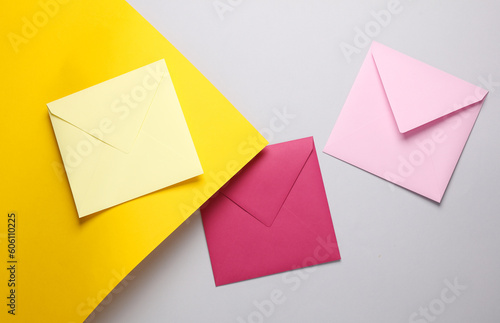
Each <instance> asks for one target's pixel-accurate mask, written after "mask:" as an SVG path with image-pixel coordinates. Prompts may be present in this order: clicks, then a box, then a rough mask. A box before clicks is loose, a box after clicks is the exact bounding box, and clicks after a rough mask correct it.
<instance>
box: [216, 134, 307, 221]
mask: <svg viewBox="0 0 500 323" xmlns="http://www.w3.org/2000/svg"><path fill="white" fill-rule="evenodd" d="M313 147H314V143H313V139H312V137H309V138H304V139H298V140H293V141H289V142H285V143H280V144H275V145H271V146H267V147H266V148H264V150H262V151H261V152H260V153H259V154H258V155H257V156H256V157H255V158H254V159H253V160H252V161H251V162H250V163H249V164H248V165H247V166H245V168H243V170H242V171H241V172H239V173H238V174H237V175H236V176H235V177H234V178H233V179H232V180H231V181H230V182H229V183H228V184H227V185H226V186H225V187H223V188H222V190H221V193H222V194H224V195H225V196H227V197H228V198H229V199H230V200H232V201H233V202H234V203H236V204H238V205H239V206H240V207H241V208H242V209H244V210H245V211H246V212H248V213H249V214H250V215H252V216H253V217H255V218H256V219H257V220H258V221H260V222H262V223H263V224H264V225H266V226H268V227H269V226H271V225H272V224H273V222H274V219H275V218H276V216H277V215H278V213H279V211H280V209H281V206H282V205H283V203H284V202H285V200H286V198H287V197H288V194H289V192H290V190H291V189H292V187H293V185H294V184H295V181H296V180H297V178H298V176H299V174H300V172H301V171H302V168H303V167H304V165H305V163H306V162H307V160H308V158H309V156H310V155H311V152H312V150H313Z"/></svg>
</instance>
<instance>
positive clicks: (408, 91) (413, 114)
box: [370, 42, 488, 133]
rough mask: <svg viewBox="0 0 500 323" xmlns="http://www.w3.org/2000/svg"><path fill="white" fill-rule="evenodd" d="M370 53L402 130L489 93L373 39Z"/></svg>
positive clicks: (479, 99)
mask: <svg viewBox="0 0 500 323" xmlns="http://www.w3.org/2000/svg"><path fill="white" fill-rule="evenodd" d="M370 52H371V54H372V56H373V59H374V61H375V65H376V67H377V70H378V73H379V76H380V79H381V81H382V84H383V86H384V90H385V93H386V95H387V99H388V101H389V104H390V106H391V109H392V112H393V114H394V118H395V120H396V123H397V126H398V129H399V131H400V132H401V133H405V132H408V131H410V130H413V129H415V128H417V127H420V126H422V125H424V124H426V123H429V122H431V121H433V120H436V119H438V118H441V117H443V116H445V115H447V114H449V113H452V112H454V111H457V110H459V109H462V108H464V107H467V106H470V105H471V104H474V103H477V102H479V101H481V100H483V99H484V97H485V96H486V94H487V93H488V91H486V90H484V89H482V88H480V87H477V86H475V85H473V84H470V83H468V82H466V81H463V80H461V79H459V78H457V77H455V76H453V75H450V74H448V73H446V72H443V71H441V70H439V69H437V68H434V67H432V66H430V65H427V64H425V63H423V62H420V61H418V60H416V59H414V58H412V57H409V56H407V55H404V54H402V53H400V52H398V51H395V50H394V49H391V48H389V47H387V46H384V45H382V44H380V43H377V42H373V43H372V46H371V48H370Z"/></svg>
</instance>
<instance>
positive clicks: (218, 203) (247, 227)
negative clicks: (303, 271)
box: [201, 137, 340, 286]
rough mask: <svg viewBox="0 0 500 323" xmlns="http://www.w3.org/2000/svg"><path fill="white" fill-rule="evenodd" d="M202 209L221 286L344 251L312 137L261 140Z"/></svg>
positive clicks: (325, 259)
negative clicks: (276, 141) (259, 148)
mask: <svg viewBox="0 0 500 323" xmlns="http://www.w3.org/2000/svg"><path fill="white" fill-rule="evenodd" d="M201 213H202V219H203V226H204V229H205V236H206V238H207V245H208V251H209V253H210V260H211V262H212V270H213V273H214V278H215V285H216V286H220V285H225V284H230V283H234V282H238V281H242V280H246V279H251V278H256V277H261V276H266V275H271V274H276V273H280V272H284V271H288V270H291V269H298V268H303V267H307V266H312V265H316V264H320V263H325V262H330V261H334V260H339V259H340V253H339V249H338V246H337V240H336V237H335V232H334V230H333V224H332V218H331V215H330V209H329V207H328V201H327V198H326V193H325V188H324V186H323V180H322V178H321V171H320V169H319V163H318V156H317V155H316V149H315V147H314V141H313V138H312V137H309V138H304V139H299V140H294V141H289V142H284V143H280V144H276V145H270V146H267V147H266V148H264V149H263V150H262V152H260V153H259V154H258V155H257V156H256V157H255V158H254V159H253V160H252V161H251V162H250V163H249V164H248V165H247V166H245V167H244V168H243V169H242V170H241V171H240V172H239V173H238V174H237V175H236V176H235V177H234V178H233V179H232V180H231V181H230V182H229V183H228V184H227V185H226V186H224V187H223V188H222V189H221V190H220V191H219V193H218V194H217V195H215V196H214V197H213V198H212V199H210V200H209V201H208V202H206V204H205V205H204V206H203V207H202V208H201Z"/></svg>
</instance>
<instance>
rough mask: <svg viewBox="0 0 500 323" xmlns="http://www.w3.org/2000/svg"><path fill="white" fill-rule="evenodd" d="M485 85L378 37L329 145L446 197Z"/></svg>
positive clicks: (376, 170) (339, 154)
mask: <svg viewBox="0 0 500 323" xmlns="http://www.w3.org/2000/svg"><path fill="white" fill-rule="evenodd" d="M487 93H488V92H487V91H486V90H483V89H482V88H480V87H477V86H475V85H472V84H470V83H467V82H465V81H463V80H461V79H459V78H456V77H454V76H452V75H450V74H447V73H445V72H443V71H440V70H438V69H436V68H434V67H431V66H429V65H427V64H424V63H422V62H420V61H418V60H416V59H413V58H411V57H409V56H406V55H404V54H402V53H400V52H397V51H395V50H393V49H391V48H389V47H386V46H384V45H382V44H379V43H377V42H373V43H372V46H371V48H370V50H369V52H368V54H367V56H366V58H365V60H364V62H363V65H362V66H361V70H360V71H359V74H358V76H357V78H356V81H355V82H354V85H353V87H352V89H351V92H350V93H349V96H348V97H347V100H346V102H345V105H344V107H343V108H342V111H341V113H340V116H339V117H338V120H337V122H336V124H335V126H334V128H333V131H332V133H331V135H330V138H329V139H328V142H327V144H326V147H325V149H324V150H323V151H324V152H325V153H327V154H330V155H332V156H334V157H336V158H338V159H341V160H343V161H345V162H348V163H350V164H352V165H354V166H357V167H359V168H361V169H363V170H365V171H368V172H370V173H372V174H375V175H377V176H379V177H382V178H384V179H386V180H388V181H390V182H392V183H394V184H397V185H399V186H402V187H404V188H407V189H409V190H411V191H414V192H416V193H418V194H421V195H423V196H425V197H427V198H429V199H431V200H434V201H436V202H441V199H442V197H443V195H444V192H445V190H446V187H447V186H448V183H449V181H450V178H451V175H452V174H453V171H454V169H455V166H456V164H457V162H458V159H459V158H460V155H461V153H462V151H463V149H464V146H465V143H466V141H467V138H468V137H469V134H470V132H471V130H472V127H473V126H474V122H475V121H476V118H477V116H478V114H479V110H480V109H481V106H482V104H483V100H484V98H485V96H486V94H487Z"/></svg>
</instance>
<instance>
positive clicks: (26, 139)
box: [0, 0, 267, 322]
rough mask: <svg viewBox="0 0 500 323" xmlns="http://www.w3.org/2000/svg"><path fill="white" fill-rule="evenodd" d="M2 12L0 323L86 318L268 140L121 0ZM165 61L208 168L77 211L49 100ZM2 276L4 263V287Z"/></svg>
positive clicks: (18, 5) (14, 6)
mask: <svg viewBox="0 0 500 323" xmlns="http://www.w3.org/2000/svg"><path fill="white" fill-rule="evenodd" d="M47 3H50V4H51V6H48V5H47ZM4 9H5V10H6V11H5V12H9V14H8V15H6V17H5V18H4V19H2V21H1V22H0V35H4V36H3V37H2V38H1V39H0V48H1V49H2V50H1V51H0V55H1V61H2V65H1V67H0V69H1V70H0V72H1V74H2V75H3V77H2V79H1V81H0V82H1V86H0V91H1V94H2V98H3V100H4V102H3V106H4V107H3V108H2V111H3V114H2V118H0V127H1V129H2V130H1V134H0V136H1V138H0V142H1V144H0V155H1V156H2V159H1V161H0V179H1V181H2V186H1V188H0V196H1V197H2V198H1V200H0V261H2V265H5V264H6V261H7V257H8V254H7V239H6V233H7V214H8V213H9V212H15V213H16V217H17V228H16V230H17V231H16V234H17V236H16V257H17V258H16V259H17V260H18V263H17V266H18V267H17V268H16V270H17V271H16V283H17V285H16V287H15V289H16V290H15V293H16V306H17V307H16V315H15V316H13V315H10V314H8V313H7V311H8V309H9V308H8V307H7V306H6V303H5V302H2V306H1V307H0V321H2V322H83V321H84V319H85V318H86V317H87V316H88V315H89V314H90V313H91V312H92V310H93V309H94V308H95V307H96V306H97V305H98V304H99V302H100V301H101V300H102V299H103V298H104V297H105V296H106V295H107V294H108V293H109V292H110V291H111V290H112V289H113V288H114V287H115V286H116V285H117V284H118V283H119V281H120V280H121V279H123V278H124V277H125V275H126V274H128V273H129V272H130V271H131V270H132V269H133V268H134V267H135V266H136V265H137V264H138V263H139V262H140V261H142V260H143V259H144V257H145V256H147V255H148V254H149V253H150V252H151V251H152V250H153V249H154V248H155V247H156V246H158V245H159V244H160V243H161V242H162V241H163V240H164V239H165V238H166V237H167V236H168V235H169V234H170V233H172V232H173V231H174V230H175V229H176V228H177V227H178V226H179V225H180V224H181V223H182V222H183V221H184V220H186V219H187V218H188V217H189V215H190V214H192V213H193V212H194V211H195V210H196V209H197V208H198V207H199V206H200V205H201V204H202V203H203V202H204V201H205V200H207V199H208V198H209V196H210V195H212V194H213V193H214V192H215V191H216V190H217V189H218V188H220V187H221V186H222V185H223V184H224V183H225V182H226V181H227V180H229V179H230V177H232V176H233V175H234V174H235V173H236V172H238V171H239V170H240V169H241V168H242V167H243V166H244V165H245V164H246V163H248V162H249V161H250V160H251V159H252V158H253V157H254V156H255V155H256V154H257V153H258V152H259V151H260V150H261V149H262V148H263V147H264V146H265V145H266V144H267V141H266V140H265V139H264V138H263V137H262V136H261V135H260V134H259V133H258V132H257V131H256V130H255V129H254V128H253V127H252V126H251V125H250V124H249V123H248V122H247V120H246V119H245V118H244V117H243V116H241V114H239V113H238V112H237V110H236V109H235V108H234V107H233V106H232V105H231V104H230V102H228V101H227V100H226V99H225V98H224V97H223V96H222V94H220V93H219V92H218V91H217V89H215V88H214V87H213V85H212V84H211V83H210V82H209V81H208V80H207V79H206V78H205V77H204V76H203V75H202V74H201V73H200V72H199V71H198V70H197V69H196V68H195V67H194V66H193V65H192V64H191V63H189V62H188V61H187V59H186V58H185V57H183V56H182V54H180V53H179V52H178V51H177V50H176V49H175V48H174V47H173V46H172V45H171V44H170V43H169V42H168V41H167V40H166V39H165V38H164V37H163V36H162V35H161V34H160V33H158V32H157V31H156V30H155V29H154V28H153V27H152V26H151V25H150V24H149V23H148V22H147V21H146V20H145V19H144V18H143V17H141V16H140V15H139V14H138V13H137V12H136V11H135V10H134V9H133V8H132V7H130V6H129V5H128V4H127V3H126V2H125V1H124V0H100V1H97V0H65V1H63V0H54V1H52V0H45V1H36V0H29V1H22V2H9V3H7V4H5V8H4ZM162 58H164V59H165V61H166V62H167V67H168V69H169V71H170V74H171V77H172V80H173V82H174V85H175V89H176V91H177V95H178V98H179V101H180V103H181V106H182V108H183V112H184V115H185V118H186V122H187V124H188V126H189V129H190V132H191V135H192V138H193V142H194V143H195V146H196V150H197V153H198V156H199V158H200V161H201V163H202V166H203V170H204V175H202V176H199V177H196V178H195V179H191V180H188V181H186V182H183V183H181V184H178V185H174V186H172V187H169V188H166V189H163V190H161V191H158V192H155V193H152V194H149V195H147V196H144V197H142V198H138V199H135V200H133V201H130V202H127V203H124V204H122V205H119V206H116V207H114V208H111V209H108V210H105V211H103V212H100V213H97V214H95V215H92V216H89V217H87V218H85V219H78V216H77V214H76V210H75V206H74V202H73V199H72V196H71V192H70V189H69V185H68V182H67V178H66V175H65V174H64V170H63V167H62V163H61V157H60V153H59V149H58V148H57V144H56V140H55V137H54V133H53V131H52V128H51V125H50V120H49V116H48V112H47V108H46V103H48V102H52V101H54V100H56V99H59V98H62V97H64V96H67V95H69V94H71V93H74V92H77V91H79V90H82V89H85V88H88V87H90V86H92V85H95V84H98V83H101V82H103V81H106V80H108V79H110V78H113V77H116V76H118V75H121V74H124V73H126V72H128V71H131V70H133V69H136V68H138V67H140V66H144V65H146V64H149V63H152V62H155V61H158V60H159V59H162ZM188 265H189V264H186V266H188ZM2 267H4V266H2ZM8 278H9V273H8V271H7V270H0V294H1V295H5V294H7V293H8V292H9V290H8V288H7V281H8ZM4 300H5V298H4ZM104 306H105V305H104Z"/></svg>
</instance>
